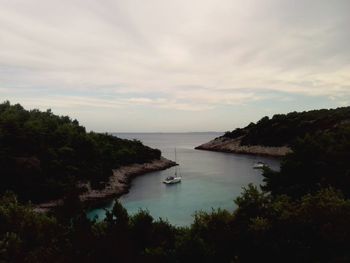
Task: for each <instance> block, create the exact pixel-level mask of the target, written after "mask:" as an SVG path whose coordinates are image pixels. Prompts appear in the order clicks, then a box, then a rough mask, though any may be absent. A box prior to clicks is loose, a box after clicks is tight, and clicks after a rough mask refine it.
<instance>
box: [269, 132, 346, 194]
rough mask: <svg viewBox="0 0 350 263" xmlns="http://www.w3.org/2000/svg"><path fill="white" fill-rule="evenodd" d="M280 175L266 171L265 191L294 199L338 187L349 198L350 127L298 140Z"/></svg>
mask: <svg viewBox="0 0 350 263" xmlns="http://www.w3.org/2000/svg"><path fill="white" fill-rule="evenodd" d="M292 149H293V153H291V154H289V155H288V156H287V157H286V158H285V159H284V161H283V162H282V165H281V170H280V172H276V171H271V170H269V169H266V170H265V172H264V177H265V179H264V181H265V183H266V185H265V186H264V189H265V190H266V191H271V192H272V193H273V194H288V195H290V196H293V197H300V196H302V195H305V194H308V193H312V192H315V191H317V190H319V189H321V188H325V187H329V186H332V187H335V188H337V189H340V190H342V191H343V193H344V194H345V195H346V196H347V197H350V166H349V163H348V162H349V160H350V125H343V126H339V127H337V128H335V129H333V130H331V131H326V132H319V133H316V134H314V135H313V136H310V135H307V136H305V137H304V138H302V139H299V140H298V141H297V142H296V143H295V144H294V146H293V148H292Z"/></svg>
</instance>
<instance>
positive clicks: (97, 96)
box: [0, 0, 350, 132]
mask: <svg viewBox="0 0 350 263" xmlns="http://www.w3.org/2000/svg"><path fill="white" fill-rule="evenodd" d="M349 14H350V1H349V0H332V1H329V0H304V1H302V0H288V1H287V0H220V1H217V0H176V1H168V0H147V1H141V0H0V99H1V101H5V100H9V101H10V102H11V103H21V104H22V105H23V106H24V107H26V108H27V109H33V108H38V109H41V110H45V109H48V108H50V109H52V111H53V112H54V113H56V114H60V115H69V116H71V117H72V118H73V119H78V120H79V122H80V123H81V124H82V125H84V126H86V128H87V129H88V130H94V131H99V132H189V131H227V130H232V129H234V128H236V127H241V126H245V125H247V124H249V123H250V122H255V121H257V120H259V119H260V118H261V117H263V116H265V115H267V116H272V115H273V114H276V113H287V112H290V111H304V110H310V109H320V108H335V107H341V106H348V105H350V48H349V43H350V15H349Z"/></svg>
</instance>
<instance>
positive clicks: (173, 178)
mask: <svg viewBox="0 0 350 263" xmlns="http://www.w3.org/2000/svg"><path fill="white" fill-rule="evenodd" d="M180 182H181V176H169V177H167V178H165V180H164V181H163V183H165V184H176V183H180Z"/></svg>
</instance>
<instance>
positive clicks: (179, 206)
mask: <svg viewBox="0 0 350 263" xmlns="http://www.w3.org/2000/svg"><path fill="white" fill-rule="evenodd" d="M220 135H221V133H132V134H130V133H120V134H117V136H118V137H121V138H126V139H139V140H141V141H142V142H143V143H144V144H145V145H148V146H150V147H153V148H158V149H160V150H161V151H162V154H163V156H165V157H166V158H168V159H172V160H174V149H175V147H176V152H177V162H178V163H179V164H180V166H179V167H178V169H179V171H180V174H181V176H182V182H181V183H179V184H175V185H169V186H167V185H165V184H163V183H162V180H163V179H164V178H166V177H167V176H171V175H173V174H174V171H175V168H174V167H173V168H170V169H168V170H165V171H160V172H153V173H149V174H146V175H144V176H140V177H137V178H135V179H134V180H133V182H132V186H131V189H130V192H129V193H128V194H126V195H124V196H122V197H121V198H120V201H121V203H122V204H123V205H124V207H125V208H126V209H127V210H128V211H129V213H131V214H133V213H136V212H137V211H139V209H141V208H142V209H147V210H149V211H150V213H151V215H152V216H153V217H154V218H159V217H162V218H164V219H165V218H166V219H168V220H169V222H170V223H172V224H175V225H189V224H191V223H192V221H193V214H194V212H195V211H199V210H203V211H210V210H211V209H212V208H219V207H221V208H226V209H228V210H230V211H232V210H234V208H235V205H234V202H233V199H234V198H235V197H237V196H239V195H240V193H241V192H242V187H244V186H246V185H248V184H249V183H254V184H256V185H258V184H260V183H261V182H262V176H261V171H259V170H255V169H253V168H252V166H253V164H254V163H255V162H257V161H263V162H265V163H267V164H268V165H270V167H272V168H273V169H279V161H278V160H276V159H273V158H267V157H257V156H250V155H238V154H228V153H218V152H209V151H199V150H194V149H193V148H194V147H195V146H198V145H200V144H202V143H204V142H207V141H209V140H211V139H213V138H215V137H217V136H220ZM112 205H113V204H112V203H110V204H108V205H107V206H106V207H104V208H107V209H109V208H111V207H112ZM104 214H105V210H104V209H103V208H101V209H95V210H93V211H91V212H90V213H89V217H90V218H94V217H96V216H98V219H99V220H101V219H103V217H104Z"/></svg>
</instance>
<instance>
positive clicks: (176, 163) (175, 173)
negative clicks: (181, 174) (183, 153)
mask: <svg viewBox="0 0 350 263" xmlns="http://www.w3.org/2000/svg"><path fill="white" fill-rule="evenodd" d="M175 163H176V166H175V177H177V160H176V147H175Z"/></svg>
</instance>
